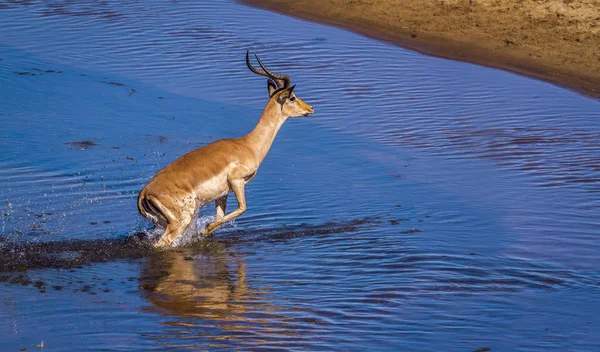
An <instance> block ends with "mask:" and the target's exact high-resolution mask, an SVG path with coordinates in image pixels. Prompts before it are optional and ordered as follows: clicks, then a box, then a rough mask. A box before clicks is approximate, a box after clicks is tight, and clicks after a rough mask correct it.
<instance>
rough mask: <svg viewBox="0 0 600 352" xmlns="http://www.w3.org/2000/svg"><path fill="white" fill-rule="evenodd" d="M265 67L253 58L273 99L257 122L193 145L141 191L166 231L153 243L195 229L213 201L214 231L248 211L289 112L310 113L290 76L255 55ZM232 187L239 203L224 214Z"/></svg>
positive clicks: (149, 214)
mask: <svg viewBox="0 0 600 352" xmlns="http://www.w3.org/2000/svg"><path fill="white" fill-rule="evenodd" d="M254 57H255V58H256V61H257V62H258V64H259V65H260V67H261V68H262V69H257V68H255V67H253V66H252V64H251V63H250V57H249V52H248V51H247V52H246V64H247V65H248V68H249V69H250V71H252V72H254V73H256V74H258V75H261V76H265V77H267V78H268V79H267V85H268V89H269V102H268V103H267V106H266V107H265V110H264V111H263V113H262V115H261V117H260V120H259V121H258V123H257V124H256V127H254V129H253V130H252V131H251V132H250V133H248V134H247V135H245V136H243V137H240V138H232V139H221V140H218V141H216V142H213V143H211V144H209V145H206V146H204V147H202V148H199V149H196V150H193V151H191V152H189V153H187V154H185V155H183V156H181V157H180V158H179V159H177V160H175V161H174V162H172V163H171V164H170V165H168V166H167V167H165V168H164V169H162V170H160V171H159V172H158V173H157V174H156V175H155V176H154V177H153V178H152V179H151V180H150V182H149V183H148V185H146V187H144V189H142V191H141V192H140V194H139V196H138V210H139V212H140V214H142V215H143V216H144V217H146V218H148V219H150V220H152V222H153V223H154V224H155V226H160V227H161V228H164V229H165V231H164V233H163V234H162V236H161V238H160V239H159V240H158V242H157V243H156V244H155V247H165V246H170V245H171V244H172V243H173V241H174V240H175V239H176V238H177V237H179V236H180V235H181V234H182V233H184V232H185V231H196V226H197V218H198V210H199V209H200V207H201V206H204V205H206V204H208V203H210V202H212V201H215V206H216V213H217V214H216V218H215V221H213V222H211V223H210V224H208V225H207V226H206V228H204V229H202V231H201V233H202V234H203V235H210V234H212V233H213V232H214V231H215V230H216V229H218V228H219V227H220V226H221V225H223V224H224V223H225V222H227V221H229V220H231V219H234V218H236V217H238V216H240V215H241V214H243V213H244V211H246V199H245V195H244V187H245V185H246V183H248V182H249V181H250V180H251V179H252V178H254V176H255V175H256V171H257V170H258V167H259V166H260V164H261V163H262V161H263V160H264V158H265V156H266V155H267V153H268V152H269V149H270V148H271V144H272V143H273V140H274V139H275V135H277V132H278V131H279V128H280V127H281V125H282V124H283V123H284V122H285V120H286V119H287V118H288V117H300V116H309V115H311V114H312V113H313V111H314V110H313V108H312V106H310V105H308V104H307V103H305V102H304V101H302V100H301V99H300V98H298V97H297V96H296V95H295V94H294V87H295V85H293V86H290V77H289V76H287V75H279V74H275V73H273V72H271V71H269V70H268V69H267V68H266V67H265V66H264V65H263V63H262V62H261V61H260V59H259V58H258V56H256V54H255V55H254ZM231 192H233V194H234V195H235V198H236V199H237V202H238V208H237V209H236V210H234V211H233V212H231V213H229V214H227V215H225V206H226V204H227V196H228V195H229V193H231Z"/></svg>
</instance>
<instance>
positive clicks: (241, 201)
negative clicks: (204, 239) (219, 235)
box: [202, 179, 246, 235]
mask: <svg viewBox="0 0 600 352" xmlns="http://www.w3.org/2000/svg"><path fill="white" fill-rule="evenodd" d="M244 185H245V181H244V179H239V180H234V181H230V182H229V187H231V190H232V191H233V194H235V198H236V199H237V201H238V208H237V209H236V210H234V211H232V212H231V213H230V214H228V215H225V216H224V217H222V218H220V219H219V210H218V208H217V220H215V221H214V222H211V223H210V224H208V225H206V228H205V229H204V231H202V234H203V235H210V234H212V233H213V232H214V231H215V230H216V229H218V228H219V227H220V226H221V225H223V224H224V223H226V222H227V221H229V220H231V219H233V218H236V217H238V216H240V215H242V214H243V213H244V212H245V211H246V195H245V194H244ZM221 199H223V198H219V199H218V200H217V201H219V200H221ZM225 200H226V199H225ZM223 204H224V203H223ZM218 206H219V205H218V203H217V207H218ZM224 213H225V205H223V214H224Z"/></svg>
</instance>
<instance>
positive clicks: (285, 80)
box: [254, 54, 291, 88]
mask: <svg viewBox="0 0 600 352" xmlns="http://www.w3.org/2000/svg"><path fill="white" fill-rule="evenodd" d="M254 57H255V58H256V61H258V64H259V65H260V67H261V68H262V69H263V70H264V72H265V73H266V74H267V75H269V77H270V78H272V79H274V80H275V81H276V82H277V85H278V86H279V88H287V87H289V86H290V82H291V79H290V76H288V75H278V74H276V73H273V72H271V71H269V70H268V69H267V68H266V67H265V65H263V63H262V61H260V59H259V58H258V55H256V54H254Z"/></svg>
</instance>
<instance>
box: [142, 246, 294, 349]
mask: <svg viewBox="0 0 600 352" xmlns="http://www.w3.org/2000/svg"><path fill="white" fill-rule="evenodd" d="M210 242H212V243H211V244H209V245H208V246H205V248H203V249H202V250H201V251H198V249H189V248H186V249H177V250H174V251H169V252H162V253H159V254H157V255H156V256H152V257H150V258H148V262H147V265H146V266H145V267H144V269H143V272H142V274H141V276H140V284H141V288H142V289H143V290H145V298H146V299H147V300H148V301H149V302H150V303H152V305H153V306H154V307H155V308H157V309H158V311H159V312H160V313H162V314H165V315H167V316H177V317H180V318H179V319H172V320H171V321H169V322H168V323H167V324H168V325H169V326H174V327H177V328H178V330H177V334H182V333H185V332H188V333H190V334H198V330H195V329H196V328H200V329H202V330H203V331H204V332H203V334H204V336H205V337H206V338H207V339H209V340H235V339H236V338H240V339H242V338H244V339H245V338H249V337H250V336H254V335H256V334H257V333H259V332H260V334H261V335H263V334H264V335H269V336H272V337H275V336H277V335H285V336H289V335H293V333H292V330H293V329H291V327H289V326H288V324H287V323H285V322H284V320H286V319H288V318H286V317H285V316H282V315H281V313H282V311H284V310H283V309H281V308H277V307H276V306H274V305H273V304H272V303H268V302H267V301H266V299H265V298H263V297H262V296H261V294H259V291H258V290H252V289H251V288H250V286H249V285H248V283H247V281H246V277H247V272H246V264H245V261H244V259H243V257H241V256H235V255H232V254H231V253H229V252H228V251H227V250H226V249H225V248H224V247H223V246H222V245H221V244H218V243H215V242H216V241H210ZM211 329H218V331H215V334H214V336H210V335H211V334H210V332H208V330H211ZM205 330H206V331H205ZM167 335H168V333H167ZM165 337H166V336H165ZM264 337H265V336H263V338H264ZM213 342H214V341H213Z"/></svg>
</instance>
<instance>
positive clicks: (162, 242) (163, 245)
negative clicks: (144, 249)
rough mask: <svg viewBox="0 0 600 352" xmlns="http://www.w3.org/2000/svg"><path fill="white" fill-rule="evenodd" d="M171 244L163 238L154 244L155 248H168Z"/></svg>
mask: <svg viewBox="0 0 600 352" xmlns="http://www.w3.org/2000/svg"><path fill="white" fill-rule="evenodd" d="M170 246H171V244H170V243H167V241H165V240H164V239H163V238H161V239H160V240H158V242H156V243H155V244H154V248H166V247H170Z"/></svg>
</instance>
